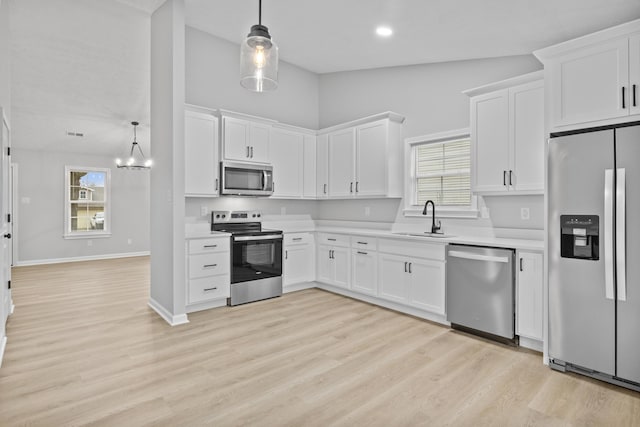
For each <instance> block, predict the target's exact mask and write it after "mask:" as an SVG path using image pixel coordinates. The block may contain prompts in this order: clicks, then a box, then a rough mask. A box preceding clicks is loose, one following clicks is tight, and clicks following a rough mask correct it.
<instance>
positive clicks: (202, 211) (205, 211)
mask: <svg viewBox="0 0 640 427" xmlns="http://www.w3.org/2000/svg"><path fill="white" fill-rule="evenodd" d="M208 213H209V208H208V207H206V206H200V215H201V216H207V214H208Z"/></svg>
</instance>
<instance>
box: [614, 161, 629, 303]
mask: <svg viewBox="0 0 640 427" xmlns="http://www.w3.org/2000/svg"><path fill="white" fill-rule="evenodd" d="M626 193H627V188H626V172H625V169H624V168H618V170H617V171H616V284H617V285H618V301H626V300H627V254H626V250H627V241H626V228H627V227H626V221H627V218H626V217H627V213H626V209H627V200H626V199H627V194H626Z"/></svg>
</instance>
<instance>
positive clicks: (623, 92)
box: [622, 86, 627, 109]
mask: <svg viewBox="0 0 640 427" xmlns="http://www.w3.org/2000/svg"><path fill="white" fill-rule="evenodd" d="M626 89H627V88H626V87H625V86H622V109H625V108H627V105H626V104H625V102H624V98H625V95H626V93H625V92H626Z"/></svg>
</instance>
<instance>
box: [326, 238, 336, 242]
mask: <svg viewBox="0 0 640 427" xmlns="http://www.w3.org/2000/svg"><path fill="white" fill-rule="evenodd" d="M327 240H329V241H331V242H335V241H336V239H330V238H327Z"/></svg>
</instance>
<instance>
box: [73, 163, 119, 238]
mask: <svg viewBox="0 0 640 427" xmlns="http://www.w3.org/2000/svg"><path fill="white" fill-rule="evenodd" d="M110 181H111V170H110V169H99V168H83V167H71V166H67V167H65V188H66V191H65V193H66V203H65V206H66V207H65V233H64V236H65V237H66V238H76V237H96V236H108V235H110V228H111V224H110V223H109V222H110V215H109V213H110V212H109V191H110Z"/></svg>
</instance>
